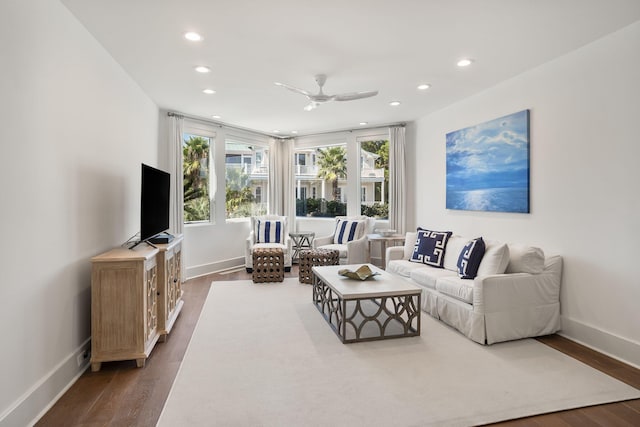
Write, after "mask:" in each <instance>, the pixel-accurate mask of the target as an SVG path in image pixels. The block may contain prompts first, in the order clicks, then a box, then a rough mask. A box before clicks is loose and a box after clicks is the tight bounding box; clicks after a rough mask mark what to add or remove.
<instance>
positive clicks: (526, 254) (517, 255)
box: [506, 243, 544, 274]
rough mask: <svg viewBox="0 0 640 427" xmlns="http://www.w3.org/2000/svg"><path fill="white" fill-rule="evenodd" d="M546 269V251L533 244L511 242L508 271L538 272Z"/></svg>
mask: <svg viewBox="0 0 640 427" xmlns="http://www.w3.org/2000/svg"><path fill="white" fill-rule="evenodd" d="M543 270H544V252H543V251H542V249H540V248H536V247H533V246H526V245H519V244H513V243H510V244H509V265H507V270H506V272H507V273H531V274H538V273H542V271H543Z"/></svg>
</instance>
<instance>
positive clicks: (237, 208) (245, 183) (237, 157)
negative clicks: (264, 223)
mask: <svg viewBox="0 0 640 427" xmlns="http://www.w3.org/2000/svg"><path fill="white" fill-rule="evenodd" d="M268 152H269V150H268V148H267V146H266V145H258V144H249V143H244V142H236V141H232V140H226V141H225V181H226V188H225V190H226V191H225V196H226V197H225V203H226V209H225V210H226V217H227V219H230V218H246V217H250V216H254V215H264V214H266V213H267V202H266V200H268V194H266V195H265V194H264V191H263V190H264V189H266V188H269V165H268V162H267V159H268V158H269V155H268ZM254 159H255V164H254V161H253V160H254ZM258 188H259V190H258Z"/></svg>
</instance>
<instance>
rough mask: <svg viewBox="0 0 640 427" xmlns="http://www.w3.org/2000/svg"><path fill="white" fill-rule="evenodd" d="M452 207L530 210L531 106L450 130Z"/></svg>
mask: <svg viewBox="0 0 640 427" xmlns="http://www.w3.org/2000/svg"><path fill="white" fill-rule="evenodd" d="M446 142H447V209H459V210H472V211H494V212H520V213H528V212H529V110H523V111H519V112H517V113H513V114H510V115H508V116H504V117H500V118H498V119H495V120H491V121H488V122H485V123H481V124H479V125H476V126H471V127H468V128H464V129H460V130H457V131H454V132H450V133H448V134H447V141H446Z"/></svg>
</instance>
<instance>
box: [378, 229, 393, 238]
mask: <svg viewBox="0 0 640 427" xmlns="http://www.w3.org/2000/svg"><path fill="white" fill-rule="evenodd" d="M374 231H375V232H376V233H378V234H379V235H381V236H382V237H391V236H393V235H394V234H396V230H392V229H390V228H378V229H375V230H374Z"/></svg>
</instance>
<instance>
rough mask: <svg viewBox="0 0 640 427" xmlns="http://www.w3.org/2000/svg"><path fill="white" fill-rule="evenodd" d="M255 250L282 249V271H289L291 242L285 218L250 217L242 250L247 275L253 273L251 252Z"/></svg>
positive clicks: (271, 216)
mask: <svg viewBox="0 0 640 427" xmlns="http://www.w3.org/2000/svg"><path fill="white" fill-rule="evenodd" d="M257 248H279V249H282V252H283V253H284V271H287V272H289V271H291V254H292V242H291V237H289V226H288V224H287V217H286V216H279V215H265V216H259V217H251V231H250V232H249V237H247V239H246V241H245V248H244V266H245V268H246V269H247V273H251V272H253V250H254V249H257Z"/></svg>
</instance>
